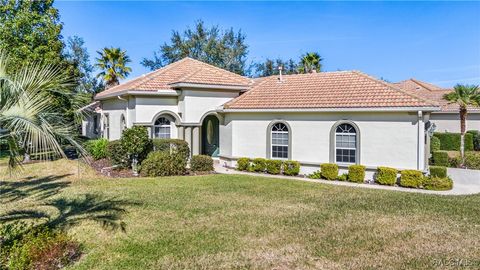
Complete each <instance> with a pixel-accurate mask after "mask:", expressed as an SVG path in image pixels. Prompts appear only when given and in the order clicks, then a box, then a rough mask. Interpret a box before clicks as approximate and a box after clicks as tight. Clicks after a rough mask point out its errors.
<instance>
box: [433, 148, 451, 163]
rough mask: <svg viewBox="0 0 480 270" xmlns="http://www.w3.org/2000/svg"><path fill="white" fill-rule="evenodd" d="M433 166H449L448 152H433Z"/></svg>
mask: <svg viewBox="0 0 480 270" xmlns="http://www.w3.org/2000/svg"><path fill="white" fill-rule="evenodd" d="M432 155H433V164H434V165H435V166H448V152H446V151H436V152H433V154H432Z"/></svg>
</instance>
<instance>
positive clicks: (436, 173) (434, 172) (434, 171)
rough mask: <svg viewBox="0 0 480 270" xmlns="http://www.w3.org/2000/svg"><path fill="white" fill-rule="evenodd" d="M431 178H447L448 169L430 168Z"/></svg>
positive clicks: (441, 167)
mask: <svg viewBox="0 0 480 270" xmlns="http://www.w3.org/2000/svg"><path fill="white" fill-rule="evenodd" d="M430 176H432V177H440V178H445V177H447V167H445V166H430Z"/></svg>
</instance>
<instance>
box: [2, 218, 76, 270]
mask: <svg viewBox="0 0 480 270" xmlns="http://www.w3.org/2000/svg"><path fill="white" fill-rule="evenodd" d="M80 254H81V246H80V244H79V243H77V242H76V241H74V240H72V239H71V238H70V237H69V236H68V235H67V234H65V233H64V232H62V231H53V230H51V229H48V228H47V227H38V228H35V229H32V230H30V231H29V232H28V233H26V234H25V235H24V236H23V237H22V239H21V240H20V241H18V242H15V243H14V244H13V246H12V248H11V249H10V251H9V258H8V268H9V269H61V268H64V267H65V266H67V265H69V264H71V263H72V262H74V261H75V260H76V259H78V258H79V257H80Z"/></svg>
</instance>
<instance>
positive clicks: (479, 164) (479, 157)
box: [464, 152, 480, 170]
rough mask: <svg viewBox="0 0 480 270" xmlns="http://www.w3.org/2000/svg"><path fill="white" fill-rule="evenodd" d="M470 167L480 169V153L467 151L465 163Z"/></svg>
mask: <svg viewBox="0 0 480 270" xmlns="http://www.w3.org/2000/svg"><path fill="white" fill-rule="evenodd" d="M464 165H465V166H466V167H467V168H468V169H474V170H480V153H478V152H466V153H465V164H464Z"/></svg>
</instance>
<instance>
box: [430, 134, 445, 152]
mask: <svg viewBox="0 0 480 270" xmlns="http://www.w3.org/2000/svg"><path fill="white" fill-rule="evenodd" d="M441 147H442V145H441V143H440V139H439V138H438V137H435V136H432V138H430V152H432V153H433V152H435V151H440V148H441Z"/></svg>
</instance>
